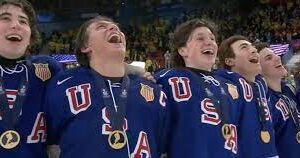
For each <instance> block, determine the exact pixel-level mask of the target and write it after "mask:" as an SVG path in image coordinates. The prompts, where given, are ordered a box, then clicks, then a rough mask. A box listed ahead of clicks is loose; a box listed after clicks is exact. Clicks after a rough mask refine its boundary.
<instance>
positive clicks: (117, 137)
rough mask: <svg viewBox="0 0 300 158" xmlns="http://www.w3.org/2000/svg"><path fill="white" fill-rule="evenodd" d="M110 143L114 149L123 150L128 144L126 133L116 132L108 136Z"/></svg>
mask: <svg viewBox="0 0 300 158" xmlns="http://www.w3.org/2000/svg"><path fill="white" fill-rule="evenodd" d="M108 143H109V145H110V146H111V147H112V148H113V149H122V148H123V147H124V146H125V145H126V144H127V137H126V134H125V132H124V131H120V130H115V131H112V132H111V133H110V134H109V136H108Z"/></svg>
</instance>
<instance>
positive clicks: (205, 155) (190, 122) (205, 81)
mask: <svg viewBox="0 0 300 158" xmlns="http://www.w3.org/2000/svg"><path fill="white" fill-rule="evenodd" d="M155 78H156V80H157V82H158V83H159V84H161V85H162V86H163V89H164V90H165V92H166V94H167V96H168V99H169V102H170V106H169V109H170V110H169V111H171V116H172V121H171V122H172V124H171V127H170V128H171V131H172V133H171V138H170V141H169V149H168V156H170V157H171V158H183V157H187V158H200V157H201V158H230V157H235V156H236V154H237V152H238V148H237V142H238V138H237V131H236V123H237V121H236V120H235V118H236V116H234V115H236V111H237V108H238V107H236V106H235V105H234V104H233V100H232V98H231V96H230V95H229V93H228V88H229V87H228V86H227V85H225V84H223V83H221V82H219V80H218V79H216V78H215V77H214V76H212V75H211V73H209V72H204V71H200V70H196V69H190V68H189V69H170V70H167V69H166V70H162V71H160V72H158V73H157V74H156V75H155ZM230 88H231V91H234V90H235V89H234V87H230ZM224 92H225V96H226V97H225V98H224V99H225V100H224V99H223V100H222V95H224V94H223V93H224ZM233 93H234V92H233ZM212 95H213V96H212ZM233 95H235V94H233ZM225 102H226V105H225ZM217 106H218V107H217ZM221 113H222V114H221ZM225 115H227V118H226V120H227V121H226V124H228V125H229V130H228V131H227V132H230V133H229V137H228V138H227V139H225V137H224V136H223V133H222V125H223V124H224V122H225V121H224V118H225V117H226V116H225Z"/></svg>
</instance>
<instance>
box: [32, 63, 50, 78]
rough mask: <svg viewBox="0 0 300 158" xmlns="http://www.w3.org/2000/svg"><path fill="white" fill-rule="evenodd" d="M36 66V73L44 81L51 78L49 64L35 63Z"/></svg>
mask: <svg viewBox="0 0 300 158" xmlns="http://www.w3.org/2000/svg"><path fill="white" fill-rule="evenodd" d="M33 65H34V67H35V71H34V72H35V75H36V77H38V78H39V79H41V80H42V81H46V80H48V79H50V78H51V72H50V69H49V65H48V64H42V63H39V64H33Z"/></svg>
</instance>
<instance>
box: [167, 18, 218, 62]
mask: <svg viewBox="0 0 300 158" xmlns="http://www.w3.org/2000/svg"><path fill="white" fill-rule="evenodd" d="M198 27H207V28H208V29H210V31H211V32H212V33H213V34H214V35H215V36H217V31H216V27H215V24H214V23H213V22H211V21H208V20H204V19H198V18H196V19H192V20H189V21H186V22H184V23H182V24H180V25H179V26H177V27H176V30H175V31H174V34H173V39H172V40H171V46H172V47H173V48H174V49H175V50H176V51H178V50H179V49H180V48H181V47H184V46H185V45H186V43H187V41H188V40H189V37H190V35H191V34H192V33H193V31H194V30H195V29H196V28H198ZM176 51H175V54H174V63H175V65H176V66H177V67H185V63H184V60H183V58H182V56H181V55H180V54H179V53H178V52H176Z"/></svg>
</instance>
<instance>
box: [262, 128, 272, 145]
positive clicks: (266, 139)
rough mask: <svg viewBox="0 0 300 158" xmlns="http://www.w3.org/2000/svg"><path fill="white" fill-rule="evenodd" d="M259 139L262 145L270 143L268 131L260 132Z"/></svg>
mask: <svg viewBox="0 0 300 158" xmlns="http://www.w3.org/2000/svg"><path fill="white" fill-rule="evenodd" d="M260 138H261V140H262V141H263V142H264V143H269V142H270V139H271V137H270V133H269V132H268V131H260Z"/></svg>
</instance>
